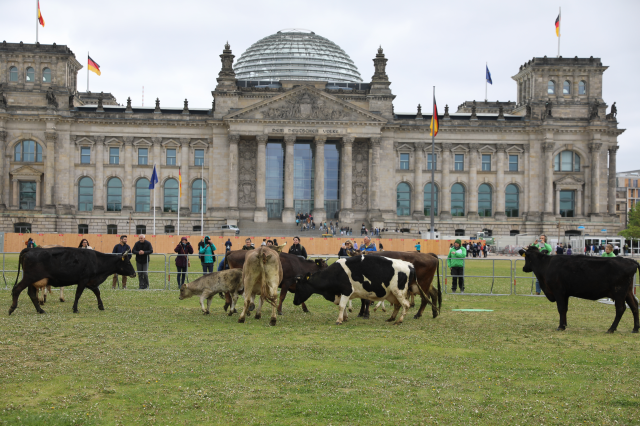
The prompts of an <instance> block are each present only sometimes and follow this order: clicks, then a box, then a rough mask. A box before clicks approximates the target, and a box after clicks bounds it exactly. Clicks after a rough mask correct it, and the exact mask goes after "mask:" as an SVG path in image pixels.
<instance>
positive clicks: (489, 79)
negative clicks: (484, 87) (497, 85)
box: [487, 66, 493, 86]
mask: <svg viewBox="0 0 640 426" xmlns="http://www.w3.org/2000/svg"><path fill="white" fill-rule="evenodd" d="M487 83H489V84H490V85H492V86H493V81H491V73H490V72H489V66H487Z"/></svg>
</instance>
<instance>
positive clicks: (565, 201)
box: [560, 191, 576, 217]
mask: <svg viewBox="0 0 640 426" xmlns="http://www.w3.org/2000/svg"><path fill="white" fill-rule="evenodd" d="M575 204H576V203H575V191H560V216H562V217H574V216H575V214H574V213H575V207H576V206H575Z"/></svg>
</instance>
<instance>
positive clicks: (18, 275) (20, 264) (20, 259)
mask: <svg viewBox="0 0 640 426" xmlns="http://www.w3.org/2000/svg"><path fill="white" fill-rule="evenodd" d="M23 253H24V250H22V251H21V252H20V256H18V274H17V275H16V282H15V283H14V284H13V286H14V287H15V286H16V285H18V278H20V266H22V255H23Z"/></svg>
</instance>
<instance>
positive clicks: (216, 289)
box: [180, 269, 242, 316]
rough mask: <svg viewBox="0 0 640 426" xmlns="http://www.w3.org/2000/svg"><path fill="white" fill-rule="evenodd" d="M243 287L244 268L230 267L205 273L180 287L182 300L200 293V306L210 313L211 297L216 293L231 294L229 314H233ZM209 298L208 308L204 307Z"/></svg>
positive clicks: (204, 312)
mask: <svg viewBox="0 0 640 426" xmlns="http://www.w3.org/2000/svg"><path fill="white" fill-rule="evenodd" d="M241 288H242V270H241V269H229V270H227V271H220V272H213V273H211V274H207V275H204V276H202V277H200V278H198V279H197V280H195V281H193V282H191V283H184V284H183V285H182V287H181V288H180V300H184V299H187V298H189V297H192V296H195V295H200V306H201V307H202V313H203V314H204V315H209V308H210V307H211V299H212V298H213V296H214V295H216V294H219V293H220V294H222V293H230V294H231V309H229V316H231V315H232V314H233V312H234V311H235V307H236V301H237V300H238V296H239V295H240V289H241ZM205 299H207V308H206V309H205V307H204V300H205Z"/></svg>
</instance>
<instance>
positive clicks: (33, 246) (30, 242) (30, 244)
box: [25, 238, 38, 248]
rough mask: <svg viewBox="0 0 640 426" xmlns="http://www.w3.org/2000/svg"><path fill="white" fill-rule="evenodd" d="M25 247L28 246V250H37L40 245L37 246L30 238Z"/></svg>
mask: <svg viewBox="0 0 640 426" xmlns="http://www.w3.org/2000/svg"><path fill="white" fill-rule="evenodd" d="M25 245H26V246H27V248H36V247H38V245H37V244H36V242H35V241H34V240H33V238H29V239H28V240H27V242H26V243H25Z"/></svg>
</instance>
